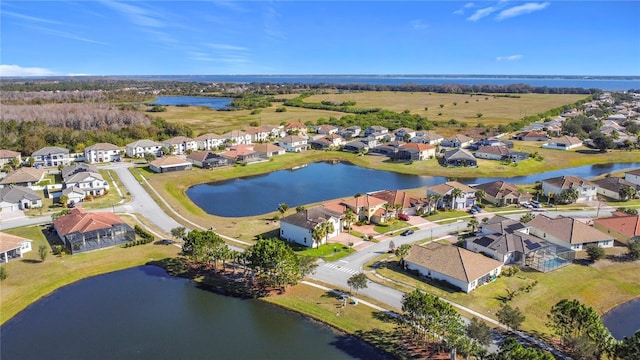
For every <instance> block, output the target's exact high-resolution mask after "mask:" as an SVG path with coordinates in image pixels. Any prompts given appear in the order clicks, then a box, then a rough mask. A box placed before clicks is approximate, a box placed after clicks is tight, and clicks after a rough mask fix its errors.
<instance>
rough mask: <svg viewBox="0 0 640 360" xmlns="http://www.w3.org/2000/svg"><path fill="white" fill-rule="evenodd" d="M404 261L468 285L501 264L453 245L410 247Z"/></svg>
mask: <svg viewBox="0 0 640 360" xmlns="http://www.w3.org/2000/svg"><path fill="white" fill-rule="evenodd" d="M405 261H409V262H412V263H414V264H417V265H420V266H423V267H425V268H428V269H431V270H433V271H437V272H439V273H441V274H443V275H446V276H449V277H451V278H454V279H457V280H461V281H464V282H466V283H470V282H472V281H474V280H476V279H478V278H480V277H481V276H483V275H485V274H487V273H489V272H491V271H492V270H494V269H496V268H498V267H500V266H502V263H501V262H499V261H496V260H494V259H490V258H488V257H486V256H483V255H479V254H476V253H474V252H473V251H469V250H466V249H463V248H461V247H458V246H453V245H443V244H439V243H435V242H432V243H429V244H428V245H425V246H420V245H414V246H412V247H411V250H410V251H409V254H408V255H407V256H406V257H405Z"/></svg>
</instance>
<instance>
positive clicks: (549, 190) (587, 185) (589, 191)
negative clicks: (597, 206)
mask: <svg viewBox="0 0 640 360" xmlns="http://www.w3.org/2000/svg"><path fill="white" fill-rule="evenodd" d="M569 189H575V190H577V191H578V200H577V201H578V202H585V201H593V200H596V199H597V195H598V185H596V184H594V183H593V182H591V181H588V180H585V179H583V178H581V177H579V176H570V175H566V176H558V177H555V178H551V179H545V180H542V193H543V194H544V195H546V196H549V194H554V195H557V194H560V193H561V192H562V191H564V190H569Z"/></svg>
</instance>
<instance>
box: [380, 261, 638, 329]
mask: <svg viewBox="0 0 640 360" xmlns="http://www.w3.org/2000/svg"><path fill="white" fill-rule="evenodd" d="M380 260H382V259H380ZM639 265H640V262H639V261H635V262H613V261H610V260H602V261H600V262H598V263H596V264H595V265H591V266H584V265H577V264H574V265H569V266H567V267H564V268H561V269H558V270H556V271H553V272H550V273H547V274H543V273H540V272H537V271H534V270H531V271H521V272H519V273H518V274H517V275H515V276H513V277H500V278H498V279H497V280H496V281H494V282H492V283H490V284H488V285H485V286H482V287H480V288H478V289H476V290H474V291H473V292H472V293H470V294H465V293H462V292H458V291H453V290H450V289H444V288H440V287H437V286H434V285H430V284H427V283H425V282H424V281H422V279H420V278H419V277H416V276H413V275H411V274H409V273H406V272H404V271H402V270H401V269H400V267H399V266H398V263H397V261H395V260H392V261H390V262H388V263H387V266H386V267H381V268H379V269H378V272H379V273H380V274H381V275H383V276H385V277H387V278H389V279H392V280H395V281H399V282H401V283H404V284H407V285H410V286H412V287H417V288H420V289H422V290H424V291H427V292H429V293H431V294H434V295H437V296H439V297H442V298H445V299H448V300H451V301H454V302H456V303H459V304H461V305H464V306H466V307H469V308H471V309H473V310H475V311H478V312H480V313H482V314H485V315H487V316H490V317H493V318H495V315H494V314H495V312H496V311H498V310H499V308H500V305H501V299H502V298H503V297H504V296H505V295H506V293H507V289H510V290H517V289H518V288H520V287H521V286H524V285H526V284H528V283H532V282H534V281H538V283H537V285H535V286H534V287H533V289H532V290H531V291H530V292H528V293H521V294H519V295H517V296H516V297H515V298H514V299H513V300H511V301H510V302H509V304H510V305H511V306H513V307H516V306H517V307H519V308H520V310H522V312H523V313H524V314H525V315H526V319H525V321H524V323H523V325H522V329H523V330H525V331H530V332H537V333H539V334H543V335H544V334H546V335H549V334H550V330H549V329H547V327H546V326H545V322H546V320H547V313H548V312H549V310H550V309H551V307H552V306H553V305H554V304H556V303H557V302H558V301H560V300H562V299H565V298H567V299H577V300H579V301H581V302H583V303H585V304H587V305H589V306H593V307H594V308H595V309H596V310H597V311H598V312H599V313H600V314H603V313H605V312H607V311H608V310H610V309H611V308H613V307H615V306H616V305H618V304H621V303H624V302H626V301H629V300H631V299H634V298H637V297H638V296H640V271H638V266H639ZM370 279H372V280H376V278H375V277H370ZM377 281H381V280H379V279H378V280H377ZM386 285H389V282H386ZM405 290H406V288H405Z"/></svg>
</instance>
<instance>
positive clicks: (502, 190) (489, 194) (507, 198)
mask: <svg viewBox="0 0 640 360" xmlns="http://www.w3.org/2000/svg"><path fill="white" fill-rule="evenodd" d="M473 187H474V188H475V189H476V190H483V191H484V192H485V194H486V195H485V197H484V200H485V201H487V202H488V203H491V204H493V205H496V206H509V205H514V204H522V203H523V202H527V201H531V198H532V196H531V194H529V193H525V194H523V193H520V191H519V190H518V188H517V187H516V186H515V185H513V184H511V183H508V182H506V181H502V180H497V181H492V182H488V183H484V184H480V185H474V186H473Z"/></svg>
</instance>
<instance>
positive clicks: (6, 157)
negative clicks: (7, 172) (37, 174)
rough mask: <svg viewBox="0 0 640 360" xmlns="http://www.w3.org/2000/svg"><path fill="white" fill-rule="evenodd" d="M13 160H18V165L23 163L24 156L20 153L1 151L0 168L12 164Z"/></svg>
mask: <svg viewBox="0 0 640 360" xmlns="http://www.w3.org/2000/svg"><path fill="white" fill-rule="evenodd" d="M13 159H17V160H18V163H22V155H21V154H20V153H19V152H17V151H11V150H4V149H0V168H1V167H4V166H5V165H9V164H11V161H12V160H13Z"/></svg>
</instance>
